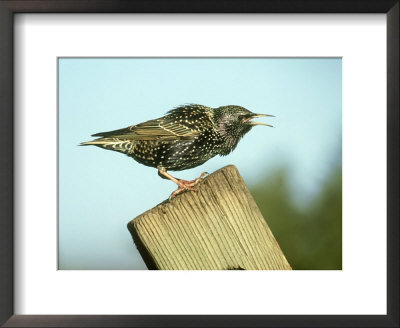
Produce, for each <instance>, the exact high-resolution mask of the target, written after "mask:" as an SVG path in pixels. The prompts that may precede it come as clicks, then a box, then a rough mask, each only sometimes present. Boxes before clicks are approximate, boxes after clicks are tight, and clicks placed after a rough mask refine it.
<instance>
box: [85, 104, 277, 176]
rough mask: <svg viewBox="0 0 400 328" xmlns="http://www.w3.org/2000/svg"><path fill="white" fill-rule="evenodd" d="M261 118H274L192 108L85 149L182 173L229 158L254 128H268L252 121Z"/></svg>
mask: <svg viewBox="0 0 400 328" xmlns="http://www.w3.org/2000/svg"><path fill="white" fill-rule="evenodd" d="M258 116H271V115H264V114H254V113H252V112H250V111H248V110H247V109H245V108H243V107H240V106H234V105H230V106H222V107H218V108H210V107H206V106H202V105H197V104H191V105H185V106H180V107H177V108H175V109H173V110H170V111H169V112H168V113H167V114H166V115H165V116H163V117H161V118H158V119H154V120H150V121H146V122H143V123H140V124H137V125H132V126H129V127H127V128H124V129H120V130H115V131H110V132H101V133H97V134H94V135H93V136H94V137H99V138H98V139H95V140H93V141H89V142H84V143H82V145H95V146H98V147H101V148H104V149H109V150H114V151H118V152H121V153H124V154H126V155H128V156H130V157H132V158H133V159H135V160H136V161H137V162H139V163H141V164H144V165H147V166H151V167H156V168H158V169H159V171H163V172H164V171H166V170H172V171H180V170H186V169H190V168H193V167H196V166H199V165H201V164H203V163H204V162H206V161H208V160H209V159H210V158H212V157H214V156H216V155H222V156H224V155H227V154H229V153H230V152H231V151H233V150H234V149H235V148H236V146H237V144H238V142H239V140H240V139H241V138H242V137H243V136H244V135H245V134H246V133H247V132H248V131H250V130H251V128H252V127H253V126H254V125H268V124H263V123H258V122H252V121H250V120H251V119H252V118H254V117H258ZM168 178H170V177H168ZM178 180H179V179H178ZM180 181H183V180H180ZM174 182H176V181H174ZM176 183H178V182H176Z"/></svg>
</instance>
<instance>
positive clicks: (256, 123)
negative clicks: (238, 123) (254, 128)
mask: <svg viewBox="0 0 400 328" xmlns="http://www.w3.org/2000/svg"><path fill="white" fill-rule="evenodd" d="M256 117H275V116H274V115H268V114H253V115H251V116H250V117H249V118H247V119H246V120H245V121H244V122H245V123H246V122H249V123H250V124H251V125H265V126H270V127H271V128H272V127H273V126H272V125H269V124H266V123H261V122H254V121H250V120H252V119H253V118H256Z"/></svg>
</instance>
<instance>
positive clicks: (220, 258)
mask: <svg viewBox="0 0 400 328" xmlns="http://www.w3.org/2000/svg"><path fill="white" fill-rule="evenodd" d="M196 189H197V191H195V192H194V191H186V192H183V193H181V194H179V195H177V196H176V197H174V198H173V199H171V200H169V199H167V200H165V201H163V202H162V203H160V204H158V205H157V206H155V207H153V208H152V209H150V210H148V211H146V212H144V213H143V214H141V215H139V216H137V217H136V218H135V219H133V220H131V221H130V222H129V223H128V229H129V231H130V233H131V235H132V237H133V240H134V242H135V244H136V246H137V248H138V250H139V252H140V254H141V255H142V257H143V259H144V261H145V263H146V265H147V266H148V268H149V269H164V270H176V269H178V270H199V269H206V270H291V267H290V265H289V263H288V262H287V260H286V258H285V256H284V255H283V253H282V251H281V249H280V248H279V245H278V243H277V242H276V240H275V238H274V237H273V235H272V233H271V231H270V230H269V228H268V225H267V223H266V221H265V219H264V218H263V216H262V214H261V212H260V210H259V209H258V207H257V205H256V203H255V201H254V199H253V197H252V195H251V194H250V191H249V190H248V188H247V187H246V185H245V183H244V181H243V179H242V177H241V176H240V174H239V171H238V170H237V168H236V167H235V166H234V165H228V166H225V167H223V168H221V169H219V170H217V171H215V172H214V173H212V174H210V175H209V176H207V177H206V178H204V180H203V181H201V182H200V183H199V184H198V185H196Z"/></svg>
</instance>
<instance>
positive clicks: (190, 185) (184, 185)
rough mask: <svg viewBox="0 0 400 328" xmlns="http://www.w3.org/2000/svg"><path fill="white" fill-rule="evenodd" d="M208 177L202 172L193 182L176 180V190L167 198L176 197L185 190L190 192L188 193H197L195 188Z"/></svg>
mask: <svg viewBox="0 0 400 328" xmlns="http://www.w3.org/2000/svg"><path fill="white" fill-rule="evenodd" d="M207 175H208V173H207V172H203V173H202V174H201V175H200V176H199V177H198V178H197V179H194V180H183V179H176V180H177V182H176V184H177V185H178V189H176V190H175V191H174V192H173V193H172V194H171V196H169V199H172V198H174V197H175V196H176V195H179V194H180V193H181V192H183V191H185V190H190V191H197V189H196V188H195V186H196V185H197V184H198V183H200V182H201V181H203V179H204V178H205V177H206V176H207Z"/></svg>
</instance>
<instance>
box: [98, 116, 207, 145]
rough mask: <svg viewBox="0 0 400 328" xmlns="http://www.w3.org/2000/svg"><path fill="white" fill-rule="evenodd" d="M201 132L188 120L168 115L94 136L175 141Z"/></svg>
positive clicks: (189, 137)
mask: <svg viewBox="0 0 400 328" xmlns="http://www.w3.org/2000/svg"><path fill="white" fill-rule="evenodd" d="M199 133H200V131H198V130H196V129H193V128H191V127H190V124H189V123H188V122H185V121H182V122H179V120H176V119H175V118H174V117H172V116H166V117H162V118H159V119H155V120H150V121H147V122H143V123H140V124H137V125H132V126H129V127H127V128H124V129H120V130H114V131H110V132H100V133H97V134H94V135H93V136H94V137H103V138H117V139H128V140H162V141H173V140H185V139H191V138H193V137H196V136H197V135H199Z"/></svg>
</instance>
